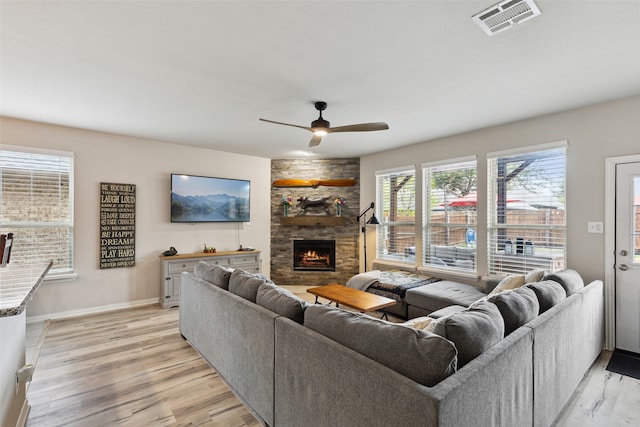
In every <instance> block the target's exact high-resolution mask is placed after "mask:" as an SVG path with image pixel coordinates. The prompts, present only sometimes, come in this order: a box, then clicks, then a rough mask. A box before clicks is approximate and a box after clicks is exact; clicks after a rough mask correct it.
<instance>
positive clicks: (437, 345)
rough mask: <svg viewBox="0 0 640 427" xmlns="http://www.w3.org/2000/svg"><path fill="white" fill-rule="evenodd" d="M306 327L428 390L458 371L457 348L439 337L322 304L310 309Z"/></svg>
mask: <svg viewBox="0 0 640 427" xmlns="http://www.w3.org/2000/svg"><path fill="white" fill-rule="evenodd" d="M304 326H306V327H308V328H309V329H311V330H313V331H315V332H318V333H319V334H322V335H324V336H326V337H328V338H331V339H332V340H334V341H336V342H338V343H340V344H342V345H343V346H345V347H348V348H350V349H352V350H354V351H356V352H358V353H360V354H362V355H364V356H367V357H369V358H370V359H373V360H375V361H376V362H378V363H380V364H382V365H385V366H387V367H388V368H390V369H393V370H394V371H396V372H398V373H400V374H402V375H404V376H405V377H407V378H410V379H412V380H413V381H416V382H418V383H420V384H422V385H425V386H427V387H433V386H434V385H436V384H437V383H439V382H440V381H442V380H443V379H445V378H446V377H448V376H449V375H451V374H453V373H454V372H455V370H456V362H457V352H456V348H455V347H454V345H453V344H452V343H451V342H449V341H447V340H446V339H444V338H442V337H440V336H438V335H435V334H431V333H428V332H424V331H421V330H417V329H413V328H407V327H405V326H401V325H397V324H394V323H390V322H385V321H383V320H380V319H376V318H373V317H370V316H367V315H364V314H361V313H354V312H352V311H346V310H342V309H339V308H335V307H329V306H326V305H321V304H313V305H309V306H308V307H307V309H306V310H305V311H304Z"/></svg>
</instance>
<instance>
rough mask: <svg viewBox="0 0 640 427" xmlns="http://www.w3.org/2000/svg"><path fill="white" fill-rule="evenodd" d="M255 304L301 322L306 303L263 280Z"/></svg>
mask: <svg viewBox="0 0 640 427" xmlns="http://www.w3.org/2000/svg"><path fill="white" fill-rule="evenodd" d="M256 304H258V305H260V306H262V307H264V308H266V309H268V310H271V311H273V312H274V313H277V314H279V315H281V316H285V317H288V318H289V319H291V320H293V321H295V322H298V323H300V324H302V322H303V321H304V309H305V308H306V306H307V303H306V302H305V301H304V300H302V299H300V298H298V297H297V296H295V295H294V294H292V293H291V292H289V291H288V290H286V289H283V288H281V287H279V286H277V285H275V284H272V283H269V282H265V283H263V284H261V285H260V286H259V287H258V293H257V294H256Z"/></svg>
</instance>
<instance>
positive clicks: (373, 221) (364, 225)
mask: <svg viewBox="0 0 640 427" xmlns="http://www.w3.org/2000/svg"><path fill="white" fill-rule="evenodd" d="M374 207H375V204H374V203H373V202H371V205H369V207H368V208H367V209H365V210H364V211H362V212H361V213H360V215H358V217H357V220H358V225H360V218H362V235H363V239H364V271H367V225H378V224H380V221H378V218H376V214H375V212H373V213H372V214H371V218H369V219H368V220H367V216H366V214H367V212H369V211H370V210H371V209H373V208H374Z"/></svg>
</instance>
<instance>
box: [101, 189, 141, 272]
mask: <svg viewBox="0 0 640 427" xmlns="http://www.w3.org/2000/svg"><path fill="white" fill-rule="evenodd" d="M135 263H136V186H135V184H113V183H108V182H101V183H100V268H114V267H131V266H133V265H135Z"/></svg>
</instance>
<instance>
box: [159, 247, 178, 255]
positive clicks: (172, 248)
mask: <svg viewBox="0 0 640 427" xmlns="http://www.w3.org/2000/svg"><path fill="white" fill-rule="evenodd" d="M177 253H178V251H177V250H176V248H174V247H173V246H171V247H170V248H169V250H168V251H164V252H162V255H164V256H174V255H176V254H177Z"/></svg>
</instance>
